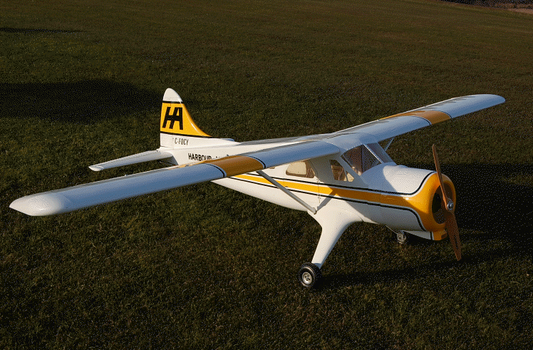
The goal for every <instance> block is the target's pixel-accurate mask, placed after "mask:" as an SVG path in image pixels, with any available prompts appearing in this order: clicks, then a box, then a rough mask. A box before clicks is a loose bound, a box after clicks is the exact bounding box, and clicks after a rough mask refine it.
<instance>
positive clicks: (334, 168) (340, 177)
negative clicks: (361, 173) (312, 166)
mask: <svg viewBox="0 0 533 350" xmlns="http://www.w3.org/2000/svg"><path fill="white" fill-rule="evenodd" d="M329 164H330V165H331V173H332V174H333V178H334V179H335V180H337V181H348V182H352V181H353V180H354V177H353V176H352V175H351V174H350V173H347V172H346V171H345V170H344V168H343V167H342V165H340V163H339V162H338V161H336V160H335V159H332V160H330V161H329Z"/></svg>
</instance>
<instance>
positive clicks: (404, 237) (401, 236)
mask: <svg viewBox="0 0 533 350" xmlns="http://www.w3.org/2000/svg"><path fill="white" fill-rule="evenodd" d="M396 241H397V242H398V244H407V243H409V234H408V233H407V232H405V231H398V232H396Z"/></svg>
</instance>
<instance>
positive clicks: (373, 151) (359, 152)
mask: <svg viewBox="0 0 533 350" xmlns="http://www.w3.org/2000/svg"><path fill="white" fill-rule="evenodd" d="M342 158H343V159H344V160H345V161H346V162H347V163H348V164H349V165H350V167H351V168H352V169H353V171H355V172H356V173H357V174H358V175H361V174H362V173H364V172H365V171H367V170H368V169H371V168H373V167H375V166H376V165H378V164H381V163H389V162H392V159H391V158H390V157H389V155H388V154H387V153H386V152H385V151H384V150H383V148H381V146H380V145H378V144H377V143H371V144H367V145H362V146H358V147H355V148H352V149H350V150H348V151H346V152H345V153H344V154H343V155H342Z"/></svg>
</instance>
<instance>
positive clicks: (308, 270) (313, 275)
mask: <svg viewBox="0 0 533 350" xmlns="http://www.w3.org/2000/svg"><path fill="white" fill-rule="evenodd" d="M321 277H322V273H321V272H320V269H319V268H318V266H316V265H315V264H312V263H305V264H303V265H302V267H300V271H298V281H300V283H301V284H302V286H304V287H305V288H311V287H313V286H314V285H316V283H317V282H318V281H319V280H320V278H321Z"/></svg>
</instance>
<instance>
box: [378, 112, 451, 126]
mask: <svg viewBox="0 0 533 350" xmlns="http://www.w3.org/2000/svg"><path fill="white" fill-rule="evenodd" d="M407 116H412V117H420V118H424V119H426V120H427V121H429V122H430V123H431V125H433V124H438V123H441V122H443V121H446V120H450V119H452V118H451V117H450V116H449V115H448V114H447V113H444V112H441V111H412V112H405V113H400V114H395V115H391V116H389V117H385V118H381V119H389V118H396V117H407Z"/></svg>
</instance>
